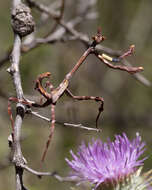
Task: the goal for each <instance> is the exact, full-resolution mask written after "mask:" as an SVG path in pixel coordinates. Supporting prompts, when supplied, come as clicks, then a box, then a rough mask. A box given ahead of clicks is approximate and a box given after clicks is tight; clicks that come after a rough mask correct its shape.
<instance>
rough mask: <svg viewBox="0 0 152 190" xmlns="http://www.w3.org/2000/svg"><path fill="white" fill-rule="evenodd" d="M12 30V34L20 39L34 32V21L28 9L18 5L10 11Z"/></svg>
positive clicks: (21, 4)
mask: <svg viewBox="0 0 152 190" xmlns="http://www.w3.org/2000/svg"><path fill="white" fill-rule="evenodd" d="M11 23H12V28H13V30H14V32H15V33H16V34H18V35H20V36H21V37H24V36H26V35H28V34H30V33H32V32H33V31H34V26H35V23H34V20H33V17H32V15H31V11H30V9H29V7H27V6H26V5H24V4H23V3H20V4H19V5H17V7H16V8H15V9H14V10H13V11H12V20H11Z"/></svg>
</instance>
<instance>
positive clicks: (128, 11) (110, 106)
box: [0, 0, 152, 190]
mask: <svg viewBox="0 0 152 190" xmlns="http://www.w3.org/2000/svg"><path fill="white" fill-rule="evenodd" d="M39 1H40V0H39ZM40 2H43V3H45V4H48V3H49V2H50V1H49V0H48V1H47V0H45V1H44V0H43V1H40ZM66 2H67V5H68V6H67V8H66V9H65V13H66V12H68V14H67V15H66V17H67V19H68V17H74V14H75V13H74V11H73V10H75V8H76V5H77V2H78V0H75V1H74V0H73V1H71V0H67V1H66ZM10 3H11V2H10V1H8V0H6V1H2V2H1V6H0V29H1V30H0V55H1V56H3V54H4V53H5V51H6V50H7V49H8V48H9V47H11V46H12V43H13V33H12V30H11V26H10ZM96 9H97V10H98V13H99V17H98V19H96V20H92V21H87V22H85V23H82V24H80V25H79V26H78V27H77V29H78V30H79V31H81V32H83V33H86V34H89V35H90V37H91V36H92V35H93V34H94V32H95V31H96V29H97V27H98V26H101V27H102V32H103V34H104V35H105V36H106V37H107V40H106V41H105V42H104V43H103V45H105V46H108V47H110V48H112V49H114V50H126V49H127V48H128V47H129V45H131V44H135V46H136V48H135V55H134V56H132V57H129V58H128V60H129V61H130V62H131V63H132V65H134V66H143V67H144V71H143V72H142V74H143V75H144V76H145V77H146V78H147V79H148V80H149V81H152V74H151V73H152V64H151V62H152V53H151V52H152V46H151V43H152V37H151V36H152V22H151V9H152V1H151V0H138V1H137V0H134V1H132V0H128V1H121V0H118V1H115V2H114V1H113V0H109V1H106V0H101V1H98V3H97V6H96ZM33 14H34V16H35V20H36V22H38V18H39V17H38V12H36V11H33ZM45 30H46V29H44V31H41V33H43V32H45ZM41 33H40V35H41ZM84 50H85V47H84V46H83V45H82V44H81V43H80V42H67V43H56V44H53V45H52V44H51V45H44V46H41V47H39V48H37V49H34V50H32V51H31V52H29V53H27V54H26V55H24V56H22V59H21V75H22V83H23V88H24V93H25V94H26V95H30V96H35V95H38V93H37V92H35V91H34V89H33V87H34V82H33V81H34V80H35V79H36V77H37V75H38V74H40V73H43V72H45V71H49V72H51V73H52V79H53V83H54V85H55V86H58V84H59V83H60V82H61V81H62V79H63V78H64V76H65V74H66V73H67V72H68V71H69V70H70V69H71V68H72V66H73V65H74V64H75V63H76V61H77V60H78V59H79V57H80V56H81V55H82V53H83V52H84ZM8 67H9V63H7V64H5V65H4V66H3V67H2V68H1V70H0V81H1V83H0V105H1V106H0V130H1V132H0V165H3V164H5V163H7V157H8V155H9V151H10V150H9V148H8V143H7V137H8V135H9V134H10V132H11V127H10V121H9V118H8V115H7V98H6V96H7V97H10V96H15V92H14V89H13V85H12V80H11V77H10V76H9V74H8V73H7V72H6V69H7V68H8ZM70 89H71V90H72V92H73V93H74V94H75V95H93V96H102V97H103V98H104V100H105V111H104V113H103V115H102V117H101V118H100V121H99V123H100V128H102V133H100V134H96V133H95V132H88V131H85V130H81V129H74V128H73V129H72V128H70V127H63V126H61V125H56V129H55V134H54V138H53V141H52V143H51V146H50V148H49V152H48V154H47V158H46V161H45V163H44V164H43V165H42V166H41V163H40V159H41V155H42V152H43V149H44V145H45V143H46V140H47V137H48V133H49V128H48V127H49V125H48V123H46V122H44V121H41V120H40V119H38V118H35V117H34V116H30V115H28V116H26V117H25V120H24V123H23V129H22V136H23V139H22V150H23V154H24V156H25V157H26V158H27V159H28V163H29V165H30V166H32V167H33V168H35V169H37V170H44V171H46V170H47V171H54V170H55V171H58V172H59V174H61V175H66V174H67V173H68V167H67V165H66V163H65V160H64V158H65V157H70V154H69V150H70V149H71V148H72V149H76V147H77V145H79V144H80V142H81V141H82V140H86V141H87V140H89V139H91V138H92V137H100V138H102V139H103V140H106V139H107V137H111V138H113V137H114V134H118V133H122V132H126V133H127V134H128V136H129V137H130V138H133V137H135V134H136V132H139V133H140V134H141V136H142V138H143V140H144V141H145V142H146V143H147V150H146V153H145V155H146V156H147V155H148V156H149V157H148V159H147V160H146V161H145V168H144V169H145V170H146V169H147V168H149V169H150V168H152V151H151V146H152V135H151V134H152V116H151V113H152V101H151V99H152V87H151V86H150V87H146V86H144V85H143V84H141V83H140V82H138V81H136V80H135V79H134V78H133V77H132V76H131V75H129V74H128V73H125V72H122V71H116V70H111V69H109V68H107V67H106V66H105V65H103V64H102V63H99V62H98V61H97V60H96V59H95V58H94V57H93V56H90V57H89V58H88V59H87V61H86V64H84V65H83V66H82V67H81V68H80V70H79V71H78V72H77V73H76V75H75V76H74V77H73V79H72V81H71V84H70ZM97 109H98V104H96V103H94V102H75V101H73V100H71V99H69V98H67V97H65V96H64V97H63V98H62V99H61V100H60V101H59V103H58V105H57V109H56V118H57V120H61V121H67V122H71V123H82V124H83V125H85V126H90V127H95V118H96V115H97ZM40 112H41V113H42V114H43V115H46V116H48V117H49V116H50V109H49V108H48V109H42V110H40ZM0 168H1V169H0V189H5V190H10V189H14V186H15V184H14V176H13V175H12V172H13V173H14V168H13V167H12V166H7V167H4V168H3V167H0ZM24 182H25V184H27V187H29V189H31V190H40V189H45V190H49V189H50V188H52V189H54V190H55V189H61V188H62V190H64V189H69V184H67V183H59V182H58V181H56V180H54V179H51V178H48V177H44V178H42V179H41V180H39V179H38V178H36V177H35V176H32V175H31V174H29V173H26V172H25V175H24Z"/></svg>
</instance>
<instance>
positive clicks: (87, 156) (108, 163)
mask: <svg viewBox="0 0 152 190" xmlns="http://www.w3.org/2000/svg"><path fill="white" fill-rule="evenodd" d="M144 147H145V143H143V142H141V137H140V136H139V134H138V133H137V134H136V138H135V139H133V140H132V141H130V140H129V139H128V138H127V136H126V134H125V133H123V135H122V136H121V135H116V136H115V141H114V142H111V141H110V140H109V139H108V142H107V143H103V142H102V141H101V140H99V139H98V140H94V139H93V140H92V143H91V144H90V143H89V144H88V147H87V146H86V145H85V143H84V142H83V143H82V144H81V146H80V147H79V150H78V152H77V154H74V153H73V152H72V150H71V151H70V153H71V155H72V157H73V160H71V161H70V160H68V159H67V158H66V161H67V163H68V165H69V166H70V167H71V168H72V172H71V173H70V177H71V179H73V180H76V181H78V182H79V183H82V182H85V181H89V182H90V183H91V184H95V185H96V186H95V188H97V187H98V186H99V185H100V184H102V183H103V184H109V183H112V184H114V183H117V182H119V181H120V180H121V179H124V178H125V177H127V176H129V175H130V174H132V173H134V172H135V171H136V170H137V167H138V166H141V165H143V161H144V160H145V158H144V159H142V160H139V157H140V156H141V154H143V152H144V150H145V149H144Z"/></svg>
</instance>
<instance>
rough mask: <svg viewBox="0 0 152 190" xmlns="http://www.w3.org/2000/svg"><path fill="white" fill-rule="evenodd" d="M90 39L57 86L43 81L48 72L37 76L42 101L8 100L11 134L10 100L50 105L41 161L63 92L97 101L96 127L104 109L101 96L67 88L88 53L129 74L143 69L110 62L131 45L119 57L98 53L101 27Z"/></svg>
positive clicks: (47, 146)
mask: <svg viewBox="0 0 152 190" xmlns="http://www.w3.org/2000/svg"><path fill="white" fill-rule="evenodd" d="M92 39H93V41H92V43H91V45H90V46H89V47H88V48H87V49H86V51H85V52H84V53H83V55H82V56H81V57H80V58H79V60H78V62H77V63H76V64H75V66H74V67H73V68H72V69H71V70H70V72H68V73H67V74H66V75H65V78H64V79H63V81H62V82H61V83H60V84H59V86H58V87H57V88H54V86H53V85H52V83H51V81H50V80H47V81H46V82H44V79H49V78H50V76H51V73H50V72H46V73H43V74H40V75H39V76H38V77H37V79H36V82H35V89H36V90H37V91H38V92H39V93H40V94H41V95H42V96H43V97H44V98H45V102H44V103H42V104H39V103H36V102H34V101H30V100H28V99H25V98H24V99H22V100H21V99H20V100H19V99H17V98H15V97H10V98H9V100H8V114H9V116H10V120H11V126H12V134H13V132H14V121H13V117H12V111H11V102H16V103H17V102H20V103H22V104H24V105H26V106H27V107H30V108H32V107H36V108H42V107H47V106H49V105H50V106H51V126H50V134H49V137H48V140H47V142H46V146H45V150H44V152H43V155H42V161H44V159H45V157H46V153H47V151H48V148H49V145H50V142H51V139H52V136H53V134H54V129H55V107H56V104H57V102H58V100H59V99H60V98H61V97H62V95H63V94H66V95H67V96H69V97H71V98H73V99H75V100H78V101H82V100H92V101H96V102H99V103H100V106H99V108H98V115H97V117H96V127H98V120H99V117H100V115H101V113H102V112H103V110H104V99H103V98H102V97H98V96H75V95H73V94H72V92H71V91H70V90H69V82H70V79H71V78H72V77H73V75H74V74H75V73H76V71H77V70H78V69H79V67H80V66H81V65H82V63H84V61H85V60H86V58H87V57H88V56H89V55H90V54H94V55H95V56H96V57H97V58H98V59H99V60H100V61H102V62H103V63H104V64H105V65H107V66H108V67H110V68H112V69H119V70H123V71H127V72H128V73H130V74H134V73H136V72H140V71H142V70H143V67H127V66H124V65H113V64H112V62H120V61H121V60H122V59H124V58H125V57H127V56H129V55H131V54H132V53H133V51H134V46H133V45H132V46H130V48H129V50H128V51H126V52H125V53H124V54H122V55H121V56H120V57H118V58H112V57H110V56H108V55H106V54H104V53H102V54H100V53H99V52H98V51H97V49H96V46H97V45H98V44H99V43H101V42H102V41H104V39H105V37H104V36H103V35H102V34H101V29H98V31H97V34H96V35H95V36H94V37H93V38H92ZM47 89H49V92H48V91H47Z"/></svg>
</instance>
